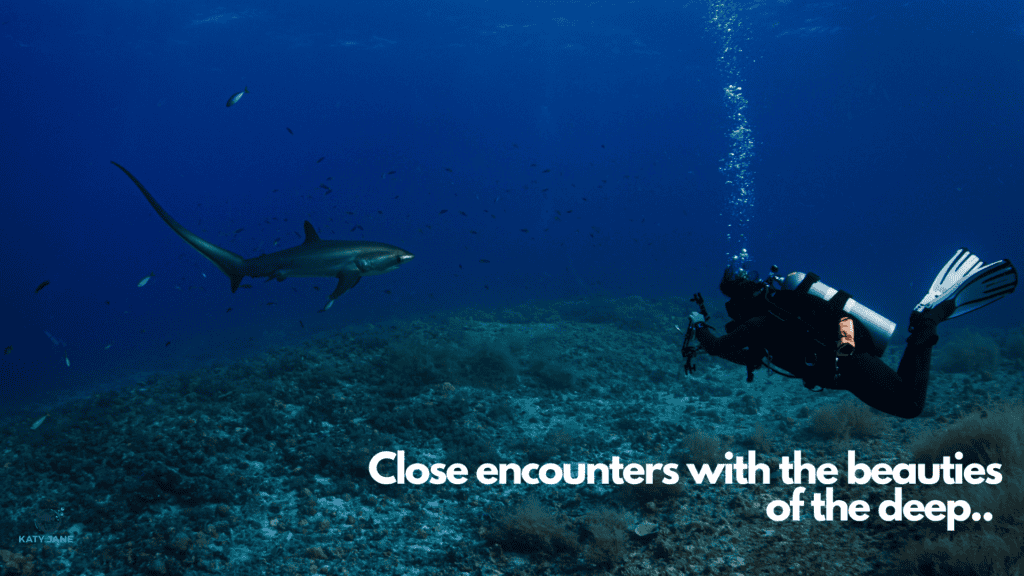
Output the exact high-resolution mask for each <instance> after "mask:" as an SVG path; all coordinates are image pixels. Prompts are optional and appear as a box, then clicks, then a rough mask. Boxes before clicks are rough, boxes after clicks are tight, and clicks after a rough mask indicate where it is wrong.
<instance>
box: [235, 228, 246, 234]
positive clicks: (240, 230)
mask: <svg viewBox="0 0 1024 576" xmlns="http://www.w3.org/2000/svg"><path fill="white" fill-rule="evenodd" d="M244 230H245V228H239V229H238V230H235V234H240V233H242V232H243V231H244Z"/></svg>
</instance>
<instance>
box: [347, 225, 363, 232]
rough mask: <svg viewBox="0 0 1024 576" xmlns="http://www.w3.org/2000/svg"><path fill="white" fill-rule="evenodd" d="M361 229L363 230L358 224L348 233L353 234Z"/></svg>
mask: <svg viewBox="0 0 1024 576" xmlns="http://www.w3.org/2000/svg"><path fill="white" fill-rule="evenodd" d="M362 229H363V227H362V226H360V225H359V224H356V225H355V226H353V227H352V229H351V230H349V232H355V231H356V230H362Z"/></svg>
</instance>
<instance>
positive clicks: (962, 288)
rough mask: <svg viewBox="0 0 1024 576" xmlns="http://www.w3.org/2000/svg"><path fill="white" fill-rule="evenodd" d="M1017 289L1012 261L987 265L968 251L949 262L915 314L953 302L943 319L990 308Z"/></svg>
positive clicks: (1015, 273) (960, 250)
mask: <svg viewBox="0 0 1024 576" xmlns="http://www.w3.org/2000/svg"><path fill="white" fill-rule="evenodd" d="M1016 287H1017V270H1015V269H1014V267H1013V264H1011V263H1010V261H1009V260H999V261H996V262H992V263H990V264H985V263H984V262H982V261H981V258H978V257H977V256H975V255H974V254H971V253H970V251H969V250H967V249H966V248H961V249H959V250H957V251H956V254H954V255H953V257H952V258H951V259H950V260H949V262H946V265H945V266H943V267H942V270H941V271H940V272H939V275H938V276H936V277H935V280H934V281H933V282H932V287H931V288H929V289H928V293H927V294H925V297H924V298H923V299H921V301H920V302H918V304H917V306H915V307H914V310H915V311H916V312H922V313H923V312H924V311H925V310H928V309H931V308H936V307H937V306H939V305H940V304H942V303H944V302H952V305H953V309H952V311H951V312H950V313H949V315H948V316H945V317H944V318H943V320H947V319H949V318H955V317H957V316H960V315H961V314H966V313H968V312H973V311H974V310H977V309H978V308H981V307H982V306H987V305H989V304H991V303H993V302H995V301H996V300H999V299H1000V298H1002V297H1003V296H1006V295H1007V294H1009V293H1011V292H1013V290H1014V289H1015V288H1016Z"/></svg>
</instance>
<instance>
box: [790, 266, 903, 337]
mask: <svg viewBox="0 0 1024 576" xmlns="http://www.w3.org/2000/svg"><path fill="white" fill-rule="evenodd" d="M773 268H775V267H774V266H773ZM775 269H776V270H777V268H775ZM773 272H774V270H773ZM773 276H774V275H773ZM774 278H775V279H778V277H777V276H774ZM780 284H781V286H782V289H783V290H793V291H795V292H798V293H800V292H802V293H804V294H809V295H811V296H815V297H817V298H820V299H821V300H823V301H825V302H827V303H828V305H829V307H830V308H832V309H833V310H834V311H835V312H836V313H837V314H840V313H841V312H843V313H846V314H847V315H849V316H851V317H853V318H854V319H856V320H857V321H858V322H860V323H861V324H862V325H863V326H864V327H865V328H866V329H867V332H868V335H869V336H870V337H871V338H870V340H871V348H872V349H873V350H871V352H872V353H873V354H874V355H876V356H881V355H882V353H883V352H885V348H886V346H888V345H889V339H890V338H892V334H893V332H895V331H896V323H895V322H893V321H892V320H889V319H888V318H886V317H884V316H882V315H881V314H879V313H878V312H875V311H874V310H872V309H870V308H868V307H867V306H864V305H863V304H861V303H860V302H857V301H856V300H854V299H853V298H851V297H850V295H849V294H848V293H847V292H844V291H842V290H836V289H835V288H832V287H831V286H828V285H826V284H825V283H824V282H821V281H820V280H819V276H818V275H817V274H814V273H813V272H812V273H810V274H804V273H803V272H791V273H790V274H788V275H787V276H786V278H785V280H782V281H781V282H780ZM858 338H859V335H858Z"/></svg>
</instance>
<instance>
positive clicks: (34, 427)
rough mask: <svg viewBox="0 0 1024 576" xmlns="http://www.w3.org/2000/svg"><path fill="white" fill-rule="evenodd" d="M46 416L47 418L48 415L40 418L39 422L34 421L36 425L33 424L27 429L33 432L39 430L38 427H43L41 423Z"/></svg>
mask: <svg viewBox="0 0 1024 576" xmlns="http://www.w3.org/2000/svg"><path fill="white" fill-rule="evenodd" d="M47 416H49V414H44V415H43V417H42V418H40V419H39V420H36V423H35V424H33V425H32V427H31V428H29V430H35V429H36V428H39V427H40V426H42V425H43V421H44V420H46V417H47Z"/></svg>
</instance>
